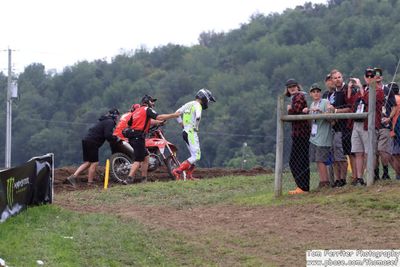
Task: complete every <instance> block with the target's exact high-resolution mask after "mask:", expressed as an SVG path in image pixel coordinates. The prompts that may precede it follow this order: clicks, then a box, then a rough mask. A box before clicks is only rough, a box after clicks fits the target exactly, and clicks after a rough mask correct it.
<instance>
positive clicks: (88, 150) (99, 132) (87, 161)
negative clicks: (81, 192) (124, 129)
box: [66, 108, 119, 186]
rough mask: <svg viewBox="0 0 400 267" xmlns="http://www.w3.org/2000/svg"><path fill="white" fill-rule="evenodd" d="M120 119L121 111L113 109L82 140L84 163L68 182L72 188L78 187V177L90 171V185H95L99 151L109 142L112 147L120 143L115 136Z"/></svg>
mask: <svg viewBox="0 0 400 267" xmlns="http://www.w3.org/2000/svg"><path fill="white" fill-rule="evenodd" d="M118 117H119V111H118V109H116V108H113V109H111V110H109V111H108V113H107V114H105V115H102V116H101V117H100V118H99V121H98V122H97V123H96V124H95V125H94V126H93V127H91V128H90V129H89V131H88V132H87V134H86V136H85V137H84V138H83V139H82V151H83V163H82V164H81V165H80V166H79V167H78V169H77V170H76V171H75V172H74V174H73V175H71V176H69V177H68V178H67V180H66V182H67V183H70V184H71V185H72V186H75V185H76V177H77V176H78V175H79V174H80V173H82V172H83V171H85V170H87V169H88V184H89V185H91V184H92V183H93V179H94V176H95V173H96V169H97V165H98V164H99V149H100V147H101V146H102V145H103V144H104V142H105V141H106V140H107V141H108V142H109V143H110V146H111V147H112V145H113V144H115V143H117V142H118V137H116V136H115V135H113V131H114V127H115V125H116V122H117V120H118Z"/></svg>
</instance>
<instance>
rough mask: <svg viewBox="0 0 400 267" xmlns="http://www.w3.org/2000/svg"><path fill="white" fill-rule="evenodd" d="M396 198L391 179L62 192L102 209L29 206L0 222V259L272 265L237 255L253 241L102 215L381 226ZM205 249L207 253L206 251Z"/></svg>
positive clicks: (255, 180)
mask: <svg viewBox="0 0 400 267" xmlns="http://www.w3.org/2000/svg"><path fill="white" fill-rule="evenodd" d="M382 190H384V192H383V193H382ZM284 192H286V191H284ZM399 192H400V183H398V182H394V181H393V182H391V183H388V184H378V185H376V186H375V185H374V186H373V187H370V188H352V187H346V188H343V189H339V190H327V191H322V192H313V193H310V194H307V195H301V196H288V195H286V194H285V195H284V196H282V197H280V198H275V197H274V192H273V175H269V176H254V177H244V176H243V177H223V178H218V179H205V180H199V181H195V182H156V183H147V184H139V185H133V186H115V187H112V188H110V189H108V190H106V191H104V190H88V191H73V192H65V193H62V194H59V195H56V196H55V197H56V199H58V200H59V201H63V202H65V201H68V200H71V199H73V201H74V203H76V204H77V205H82V206H92V207H96V206H97V207H104V208H105V209H103V212H92V213H88V212H85V213H81V212H73V211H69V210H66V209H64V208H60V207H58V206H57V205H45V206H38V207H32V208H29V209H28V210H27V211H24V212H22V213H21V214H19V215H18V216H15V217H12V218H9V219H8V220H7V221H5V222H4V223H2V224H0V258H2V259H4V260H5V261H6V263H7V265H9V266H37V264H36V261H37V260H42V261H43V262H45V266H219V265H220V263H219V259H220V258H224V257H225V256H227V257H229V258H234V259H235V260H236V261H237V262H236V264H238V265H241V266H260V265H268V266H270V265H271V266H273V264H272V263H265V262H264V261H263V260H262V259H261V258H258V257H257V255H254V254H245V253H244V254H243V253H242V254H240V255H236V254H237V251H236V249H237V248H239V249H244V250H245V249H247V248H257V247H263V246H264V245H265V244H260V243H257V242H256V241H254V242H252V241H251V239H250V240H249V239H242V238H241V237H240V236H239V237H229V236H228V237H227V236H223V235H219V234H218V233H215V234H214V235H207V236H204V237H202V240H193V239H191V238H190V237H188V236H187V234H183V233H181V232H179V231H167V230H165V229H162V228H157V227H152V226H151V225H144V224H141V223H140V222H139V221H137V220H135V219H134V218H129V219H127V218H125V217H119V216H115V215H113V214H107V213H106V212H105V210H107V208H108V210H111V209H112V208H113V207H124V206H129V205H139V206H141V205H143V206H146V205H151V206H157V207H161V208H162V207H165V208H170V209H171V208H172V209H175V210H179V209H185V210H189V209H192V208H195V207H207V206H215V205H237V206H261V207H266V206H287V205H309V204H312V205H320V206H328V207H331V208H335V207H337V208H338V210H339V209H340V210H341V211H343V212H345V213H346V212H347V213H355V214H361V215H362V216H366V217H371V218H374V219H377V220H380V221H382V225H384V223H388V222H389V223H390V222H393V221H396V220H398V219H399V214H400V206H399V204H398V203H400V194H399ZM224 239H227V240H224ZM216 244H217V245H216ZM227 244H229V245H227ZM211 245H213V246H214V250H213V251H209V246H211ZM271 250H272V251H275V250H274V248H271ZM210 253H211V256H208V255H210ZM277 253H278V252H277Z"/></svg>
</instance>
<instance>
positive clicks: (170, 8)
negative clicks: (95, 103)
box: [0, 0, 327, 73]
mask: <svg viewBox="0 0 400 267" xmlns="http://www.w3.org/2000/svg"><path fill="white" fill-rule="evenodd" d="M305 2H312V3H324V4H326V2H327V1H326V0H313V1H306V0H277V1H271V0H141V1H139V0H34V1H33V0H0V4H1V11H2V12H1V15H0V25H1V38H0V71H2V72H3V73H7V66H8V63H7V62H8V54H7V51H6V50H7V49H8V48H11V49H12V50H13V52H12V65H13V69H14V71H15V72H17V73H18V72H22V71H23V70H24V67H26V66H27V65H29V64H32V63H42V64H44V65H45V66H46V69H47V70H49V69H57V70H58V71H62V69H63V68H64V67H65V66H71V65H73V64H75V63H77V62H79V61H83V60H88V61H92V60H95V59H106V60H108V61H110V60H111V59H112V57H114V56H115V55H117V54H119V53H120V52H121V51H122V50H135V49H138V48H140V47H141V46H144V47H146V48H147V49H149V50H150V49H152V48H154V47H157V46H162V45H166V44H168V43H173V44H181V45H187V46H190V45H195V44H198V41H197V40H198V37H199V35H200V33H202V32H207V31H215V32H227V31H230V30H232V29H237V28H239V27H240V25H241V24H244V23H248V22H249V19H250V16H251V15H252V14H255V13H262V14H265V15H268V14H269V13H271V12H279V13H281V12H282V11H283V10H285V9H286V8H294V7H296V6H297V5H303V4H304V3H305Z"/></svg>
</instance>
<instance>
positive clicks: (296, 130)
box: [274, 90, 376, 196]
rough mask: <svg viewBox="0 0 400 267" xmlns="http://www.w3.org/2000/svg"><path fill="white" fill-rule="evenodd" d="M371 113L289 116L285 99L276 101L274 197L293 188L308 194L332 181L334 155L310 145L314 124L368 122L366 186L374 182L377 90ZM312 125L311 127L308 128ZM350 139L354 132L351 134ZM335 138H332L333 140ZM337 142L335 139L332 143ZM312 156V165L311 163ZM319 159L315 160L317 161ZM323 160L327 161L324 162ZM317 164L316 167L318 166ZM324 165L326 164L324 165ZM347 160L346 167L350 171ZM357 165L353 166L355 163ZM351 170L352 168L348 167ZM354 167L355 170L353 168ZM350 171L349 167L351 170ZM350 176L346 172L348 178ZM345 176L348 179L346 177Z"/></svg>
mask: <svg viewBox="0 0 400 267" xmlns="http://www.w3.org/2000/svg"><path fill="white" fill-rule="evenodd" d="M368 97H369V98H368V102H369V112H363V113H340V114H339V113H322V114H304V115H302V114H301V115H287V111H286V108H285V107H286V105H285V99H284V96H279V97H278V101H277V133H276V160H275V189H274V190H275V196H280V195H281V194H282V191H284V192H287V191H288V190H291V189H294V188H296V187H297V188H301V189H302V190H303V191H309V190H313V189H316V188H318V187H319V186H321V181H322V179H321V176H325V175H326V176H327V179H328V182H329V184H331V183H332V182H333V181H332V179H333V173H332V172H333V154H332V150H331V149H321V147H318V148H316V147H315V145H313V144H311V145H310V142H309V139H310V134H312V131H313V129H311V128H312V126H310V125H312V124H313V123H312V122H313V121H315V120H340V119H342V120H344V119H346V120H360V119H366V118H368V134H367V135H368V137H366V139H365V140H366V148H365V149H366V151H371V153H368V154H366V155H367V157H366V160H365V162H366V165H365V166H366V167H365V173H364V176H363V177H365V178H366V183H367V185H368V186H369V185H372V184H373V182H374V177H373V174H374V167H373V166H374V160H375V157H376V148H375V143H376V140H375V139H376V134H375V116H376V113H375V106H376V94H375V90H370V93H369V96H368ZM307 125H309V126H307ZM348 134H350V137H351V130H350V131H349V133H348ZM332 138H333V137H332ZM332 142H335V139H332ZM310 153H311V155H312V162H310ZM315 157H316V158H315ZM321 159H324V160H323V162H322V161H321ZM314 161H316V162H317V163H315V162H314ZM321 162H322V163H323V164H321ZM347 163H348V158H346V159H345V161H344V164H345V165H346V167H347ZM353 165H354V163H353ZM349 166H351V165H350V164H349ZM353 167H354V166H353ZM349 169H350V167H349ZM345 175H346V176H347V170H346V174H345ZM346 176H345V177H346Z"/></svg>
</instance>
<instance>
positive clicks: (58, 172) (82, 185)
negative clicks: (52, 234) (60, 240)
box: [54, 166, 273, 193]
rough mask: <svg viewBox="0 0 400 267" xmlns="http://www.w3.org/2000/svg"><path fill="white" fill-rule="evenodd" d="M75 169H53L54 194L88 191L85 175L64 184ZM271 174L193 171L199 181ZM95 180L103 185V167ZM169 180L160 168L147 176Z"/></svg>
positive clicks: (152, 179)
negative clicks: (75, 182)
mask: <svg viewBox="0 0 400 267" xmlns="http://www.w3.org/2000/svg"><path fill="white" fill-rule="evenodd" d="M76 168H77V167H63V168H58V169H55V173H54V176H55V177H54V190H55V192H56V193H57V192H61V191H71V190H85V189H88V186H87V185H86V182H87V176H86V173H85V174H83V175H80V176H79V177H78V183H77V187H76V188H73V187H72V186H70V185H68V184H64V183H63V182H64V181H65V179H67V177H68V176H70V175H71V174H73V173H74V171H75V170H76ZM271 173H273V171H272V170H267V169H263V168H261V167H260V168H253V169H251V170H242V169H222V168H209V169H202V168H198V169H196V170H195V173H194V176H195V177H196V178H199V179H205V178H214V177H221V176H234V175H244V176H253V175H259V174H271ZM97 177H98V178H97V179H96V181H95V184H96V185H98V186H102V185H103V181H104V167H103V166H100V167H99V168H98V171H97ZM170 179H171V178H170V177H169V176H168V173H167V170H166V169H162V168H160V169H159V170H156V171H154V172H150V173H149V176H148V180H149V181H168V180H170ZM115 185H120V184H117V183H115V182H113V181H110V183H109V186H110V187H112V186H115Z"/></svg>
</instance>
